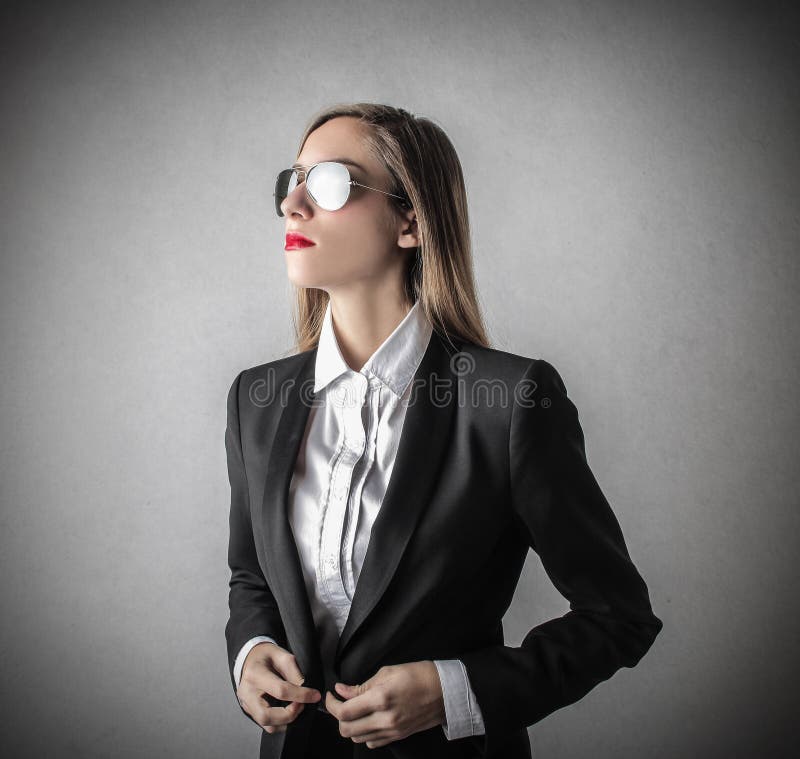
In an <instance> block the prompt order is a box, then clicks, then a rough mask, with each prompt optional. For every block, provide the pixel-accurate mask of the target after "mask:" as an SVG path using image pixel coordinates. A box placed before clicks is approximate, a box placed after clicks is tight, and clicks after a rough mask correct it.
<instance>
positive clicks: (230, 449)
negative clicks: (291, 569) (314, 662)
mask: <svg viewBox="0 0 800 759" xmlns="http://www.w3.org/2000/svg"><path fill="white" fill-rule="evenodd" d="M243 374H244V372H240V373H239V374H238V375H237V377H236V379H235V380H234V381H233V384H232V385H231V388H230V391H229V392H228V423H227V427H226V429H225V452H226V454H227V459H228V480H229V481H230V485H231V508H230V537H229V542H228V566H229V567H230V572H231V575H230V592H229V595H228V606H229V608H230V616H229V619H228V622H227V624H226V626H225V638H226V642H227V648H228V671H229V673H230V676H231V684H232V685H233V690H234V693H235V692H236V690H237V685H238V683H237V682H236V678H235V676H234V670H235V664H236V657H237V654H238V653H239V651H240V650H241V649H242V646H243V645H244V644H245V643H246V642H247V641H249V640H250V639H251V638H254V637H256V636H258V635H267V636H269V637H271V638H272V639H274V640H275V641H277V643H278V645H280V646H282V647H284V648H286V647H287V645H286V632H285V630H284V627H283V621H282V620H281V616H280V612H279V610H278V604H277V602H276V601H275V596H274V595H273V594H272V591H271V590H270V588H269V585H268V584H267V581H266V579H265V578H264V574H263V573H262V571H261V567H260V566H259V563H258V556H257V554H256V549H255V541H254V537H253V525H252V522H251V519H250V496H249V490H248V486H247V472H246V471H245V464H244V459H243V456H242V442H241V434H240V428H239V395H240V385H241V380H242V375H243ZM237 703H238V700H237ZM240 708H241V705H240ZM242 712H243V713H244V714H245V715H246V716H247V717H248V718H249V719H252V717H250V715H249V714H248V713H247V712H246V711H244V709H242ZM253 721H254V722H255V720H253Z"/></svg>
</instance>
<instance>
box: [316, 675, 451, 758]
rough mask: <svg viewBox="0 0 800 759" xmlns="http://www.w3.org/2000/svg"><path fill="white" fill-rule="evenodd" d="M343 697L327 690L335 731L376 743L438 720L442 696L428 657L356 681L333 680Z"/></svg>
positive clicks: (357, 740) (382, 743) (441, 719)
mask: <svg viewBox="0 0 800 759" xmlns="http://www.w3.org/2000/svg"><path fill="white" fill-rule="evenodd" d="M335 688H336V690H337V692H338V693H339V694H340V695H341V696H342V697H343V698H344V699H346V701H342V700H339V699H338V698H336V696H335V695H334V694H333V693H331V692H330V691H328V692H327V693H326V694H325V708H326V709H327V710H328V711H329V712H330V713H331V714H332V715H333V716H334V717H336V719H338V720H339V732H340V733H341V734H342V735H343V736H344V737H345V738H351V739H352V740H353V742H354V743H366V744H367V746H368V747H369V748H378V747H379V746H385V745H386V744H387V743H392V742H393V741H397V740H401V739H402V738H406V737H408V736H409V735H411V734H413V733H418V732H420V731H422V730H427V729H428V728H431V727H435V726H436V725H441V724H442V722H444V718H445V712H444V697H443V695H442V684H441V682H440V680H439V672H438V670H437V669H436V665H435V664H434V663H433V661H430V660H428V661H416V662H410V663H408V664H392V665H389V666H386V667H381V668H380V669H379V670H378V671H377V672H376V673H375V675H373V676H372V677H371V678H370V679H369V680H367V681H366V682H365V683H362V684H361V685H345V684H343V683H336V685H335Z"/></svg>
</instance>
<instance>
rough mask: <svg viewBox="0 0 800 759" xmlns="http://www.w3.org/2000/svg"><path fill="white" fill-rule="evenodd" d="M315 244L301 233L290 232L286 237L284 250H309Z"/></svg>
mask: <svg viewBox="0 0 800 759" xmlns="http://www.w3.org/2000/svg"><path fill="white" fill-rule="evenodd" d="M314 244H315V243H314V242H312V241H311V240H309V239H308V238H307V237H305V236H304V235H301V234H300V233H299V232H289V233H288V234H287V235H286V245H285V246H284V250H297V249H298V248H308V247H310V246H311V245H314Z"/></svg>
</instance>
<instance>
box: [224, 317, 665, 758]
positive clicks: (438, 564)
mask: <svg viewBox="0 0 800 759" xmlns="http://www.w3.org/2000/svg"><path fill="white" fill-rule="evenodd" d="M315 357H316V348H314V349H312V350H308V351H305V352H303V353H299V354H296V355H293V356H289V357H286V358H281V359H278V360H276V361H272V362H270V363H267V364H263V365H261V366H257V367H253V368H251V369H246V370H244V371H242V372H241V373H240V374H239V375H238V376H237V377H236V379H235V380H234V382H233V384H232V386H231V389H230V393H229V395H228V425H227V430H226V434H225V444H226V452H227V460H228V472H229V479H230V485H231V510H230V544H229V552H228V560H229V565H230V569H231V578H230V596H229V605H230V618H229V620H228V622H227V625H226V628H225V637H226V641H227V649H228V665H229V670H230V674H231V683H232V684H233V686H234V691H235V687H236V686H235V682H234V679H233V665H234V660H235V658H236V655H237V653H238V652H239V650H240V649H241V647H242V645H243V644H244V643H245V642H246V641H247V640H249V639H250V638H251V637H253V636H256V635H262V634H266V635H269V636H271V637H272V638H274V639H275V640H276V641H278V642H279V643H280V644H281V645H282V646H283V647H285V648H287V649H288V650H290V651H291V652H292V653H293V654H294V655H295V657H296V659H297V662H298V666H299V667H300V670H301V672H303V674H304V675H305V682H304V683H303V684H304V685H305V686H308V687H313V688H317V689H319V691H320V692H321V693H322V694H323V698H324V695H325V691H326V690H331V691H333V685H334V681H333V680H332V679H330V677H331V676H335V677H336V678H338V679H340V680H341V681H342V682H346V683H360V682H363V681H364V680H367V679H368V678H370V677H371V676H372V675H374V674H375V672H376V671H377V670H378V669H379V668H380V667H381V666H383V665H387V664H401V663H404V662H411V661H419V660H424V659H431V660H432V659H449V658H457V659H461V660H462V661H463V662H464V665H465V667H466V669H467V673H468V675H469V680H470V684H471V686H472V688H473V690H474V692H475V696H476V698H477V701H478V704H479V706H480V708H481V711H482V713H483V718H484V724H485V728H486V733H485V735H482V736H471V737H466V738H460V739H457V740H453V741H448V740H447V739H446V738H445V736H444V733H443V731H442V728H441V726H436V727H435V728H431V729H428V730H425V731H422V732H419V733H415V734H414V735H411V736H409V737H408V738H406V739H404V740H400V741H395V742H393V743H391V744H388V745H387V746H384V747H382V748H380V749H369V748H367V746H366V744H353V745H354V747H355V756H357V757H367V756H370V757H374V756H384V757H387V758H388V757H398V759H416V758H417V757H463V758H466V757H480V756H486V757H503V758H504V759H515V758H516V757H530V756H531V750H530V743H529V739H528V735H527V730H526V728H527V726H528V725H532V724H534V723H535V722H537V721H538V720H540V719H542V718H543V717H545V716H547V715H548V714H550V713H551V712H553V711H555V710H556V709H558V708H560V707H562V706H565V705H567V704H571V703H573V702H575V701H577V700H578V699H580V698H581V697H582V696H584V695H585V694H586V693H587V692H588V691H589V690H591V689H592V688H593V687H594V686H595V685H597V684H598V683H600V682H601V681H603V680H606V679H608V678H609V677H611V675H613V674H614V672H616V671H617V670H618V669H619V668H620V667H633V666H634V665H635V664H636V663H637V662H638V661H639V660H640V659H641V658H642V656H643V655H644V653H645V652H646V651H647V650H648V649H649V648H650V646H651V645H652V643H653V640H654V639H655V637H656V635H657V634H658V632H659V631H660V629H661V627H662V622H661V620H660V619H659V618H658V617H656V616H655V615H654V614H653V611H652V608H651V605H650V599H649V595H648V591H647V587H646V585H645V583H644V581H643V579H642V577H641V576H640V574H639V572H638V571H637V569H636V567H635V566H634V564H633V563H632V561H631V559H630V556H629V554H628V551H627V548H626V545H625V541H624V539H623V536H622V532H621V531H620V527H619V523H618V522H617V519H616V518H615V516H614V514H613V512H612V510H611V508H610V506H609V504H608V501H607V500H606V498H605V497H604V495H603V493H602V492H601V490H600V487H599V485H598V484H597V481H596V480H595V477H594V475H593V474H592V472H591V470H590V468H589V465H588V463H587V460H586V455H585V450H584V440H583V432H582V430H581V426H580V423H579V421H578V412H577V409H576V408H575V406H574V404H573V403H572V401H571V400H570V399H569V398H568V397H567V393H566V388H565V386H564V383H563V381H562V379H561V377H560V375H559V374H558V372H557V371H556V369H555V368H554V367H553V366H552V365H551V364H549V363H548V362H547V361H545V360H543V359H531V358H525V357H523V356H518V355H515V354H512V353H507V352H504V351H500V350H495V349H490V348H483V347H480V346H477V345H474V344H472V343H465V342H456V344H455V347H453V346H451V345H449V344H448V343H447V342H446V341H445V340H444V339H443V338H442V337H441V336H440V335H439V333H438V332H437V331H434V332H433V334H432V335H431V340H430V343H429V345H428V348H427V350H426V352H425V355H424V356H423V359H422V362H421V363H420V366H419V368H418V370H417V373H416V375H415V377H414V383H415V385H414V389H413V390H412V396H411V399H410V402H409V405H408V408H407V411H406V417H405V421H404V426H403V429H402V433H401V439H400V443H399V448H398V451H397V458H396V459H395V464H394V469H393V472H392V477H391V479H390V482H389V486H388V489H387V491H386V494H385V497H384V500H383V503H382V506H381V511H380V513H379V515H378V517H377V519H376V521H375V523H374V526H373V529H372V533H371V537H370V543H369V548H368V551H367V554H366V556H365V559H364V565H363V568H362V570H361V575H360V577H359V581H358V583H357V586H356V590H355V595H354V598H353V603H352V606H351V609H350V614H349V617H348V619H347V623H346V625H345V627H344V630H343V631H342V635H341V637H340V639H339V644H338V649H337V652H336V658H335V662H334V663H333V674H332V675H330V674H329V675H327V676H326V674H325V670H324V669H323V665H322V661H321V656H320V652H319V646H318V642H317V639H316V631H315V627H314V623H313V618H312V615H311V608H310V606H309V601H308V596H307V594H306V588H305V585H304V582H303V576H302V570H301V565H300V558H299V555H298V552H297V547H296V545H295V542H294V538H293V534H292V531H291V526H290V524H289V521H288V517H287V506H288V489H289V482H290V479H291V474H292V470H293V466H294V462H295V458H296V456H297V453H298V450H299V445H300V442H301V440H302V438H303V434H304V431H305V427H306V421H307V418H308V412H309V410H310V407H311V402H312V400H313V398H314V395H313V383H314V360H315ZM399 483H402V485H401V484H399ZM531 548H532V549H533V550H534V551H536V553H537V554H538V555H539V557H540V559H541V561H542V564H543V566H544V568H545V570H546V572H547V574H548V576H549V577H550V579H551V580H552V582H553V583H554V585H555V586H556V588H557V589H558V591H559V592H560V593H561V594H562V595H563V596H564V597H565V598H566V599H567V600H568V601H569V605H570V611H568V612H567V613H566V614H564V616H562V617H558V618H556V619H551V620H549V621H546V622H544V623H542V624H539V625H537V626H535V627H533V628H532V629H531V630H530V631H529V632H528V633H527V635H526V636H525V638H524V640H523V641H522V645H520V646H519V647H514V646H506V645H505V644H504V638H503V625H502V618H503V615H504V614H505V612H506V610H507V609H508V607H509V605H510V603H511V601H512V598H513V595H514V590H515V588H516V585H517V582H518V580H519V576H520V573H521V571H522V567H523V564H524V562H525V557H526V554H527V552H528V550H529V549H531ZM270 702H271V703H273V704H285V703H287V702H283V701H278V700H275V699H271V700H270ZM237 703H238V701H237ZM316 710H317V706H316V704H313V705H312V704H307V705H306V707H305V708H304V709H303V711H302V712H301V713H300V714H299V715H298V717H297V718H296V719H295V721H294V722H292V723H290V724H289V726H288V729H287V731H286V732H282V733H274V734H269V733H267V732H265V731H263V730H262V731H261V757H262V759H267V758H268V759H278V757H281V759H289V757H302V756H304V748H305V745H306V741H307V739H308V732H309V726H310V720H311V719H312V718H313V717H314V712H315V711H316ZM242 711H243V713H244V714H245V715H246V716H248V718H249V715H247V712H244V710H242Z"/></svg>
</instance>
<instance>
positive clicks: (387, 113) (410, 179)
mask: <svg viewBox="0 0 800 759" xmlns="http://www.w3.org/2000/svg"><path fill="white" fill-rule="evenodd" d="M337 116H355V117H357V118H358V119H359V120H360V123H361V124H363V125H364V126H366V127H368V129H367V134H366V144H367V148H368V149H369V150H370V152H371V153H372V154H373V155H374V156H375V157H376V158H377V159H378V160H379V161H380V162H381V163H382V164H383V165H384V166H385V167H386V169H387V171H388V172H389V174H390V176H391V178H392V188H391V189H390V192H392V193H394V194H397V195H401V196H403V197H404V198H407V199H408V200H410V202H411V204H412V205H413V207H414V209H415V212H416V217H417V229H418V232H419V240H420V245H419V247H417V248H416V249H415V253H412V254H411V255H410V256H409V257H408V258H409V264H408V266H407V269H406V276H405V279H404V289H405V294H406V298H407V299H408V301H409V302H410V303H412V304H413V303H416V302H417V301H419V307H420V308H422V309H423V310H424V313H425V315H426V316H427V317H428V319H429V320H430V322H431V324H432V325H433V328H434V331H436V332H438V333H439V334H440V335H442V336H443V337H445V339H447V340H448V341H450V336H451V335H455V336H456V337H457V338H459V339H461V340H465V341H467V342H470V343H474V344H476V345H481V346H483V347H489V341H488V339H487V336H486V330H485V326H484V324H483V318H482V316H481V311H480V307H479V305H478V299H477V294H476V289H475V282H474V276H473V266H472V244H471V239H470V229H469V216H468V213H467V195H466V189H465V187H464V175H463V172H462V169H461V162H460V161H459V160H458V155H457V154H456V150H455V148H454V147H453V144H452V143H451V142H450V139H449V138H448V136H447V135H446V134H445V133H444V131H443V130H442V128H441V127H439V126H438V125H437V124H435V123H434V122H433V121H431V120H430V119H428V118H425V117H422V116H414V115H412V114H410V113H408V111H405V110H403V109H402V108H394V107H392V106H389V105H381V104H378V103H344V104H337V105H333V106H331V107H328V108H325V109H323V110H322V111H320V112H318V113H317V114H316V115H315V116H313V117H312V119H311V121H310V122H309V124H308V126H307V127H306V130H305V133H304V134H303V138H302V140H301V141H300V148H299V149H298V151H297V155H298V156H299V155H300V153H301V152H302V150H303V145H305V142H306V139H307V138H308V136H309V135H310V134H311V133H312V132H313V131H314V130H315V129H316V128H317V127H319V126H321V125H322V124H324V123H325V122H326V121H329V120H330V119H333V118H336V117H337ZM389 200H390V201H391V202H394V203H400V202H401V201H396V200H394V199H393V198H389ZM292 287H293V289H294V291H295V308H294V311H293V314H292V320H293V326H294V333H295V340H296V344H295V347H294V349H295V350H296V352H298V353H300V352H303V351H307V350H310V349H312V348H314V347H316V346H317V344H318V342H319V336H320V331H321V329H322V321H323V318H324V316H325V309H326V307H327V305H328V300H329V296H328V293H327V292H325V290H321V289H319V288H308V287H298V286H296V285H294V284H293V285H292Z"/></svg>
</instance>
